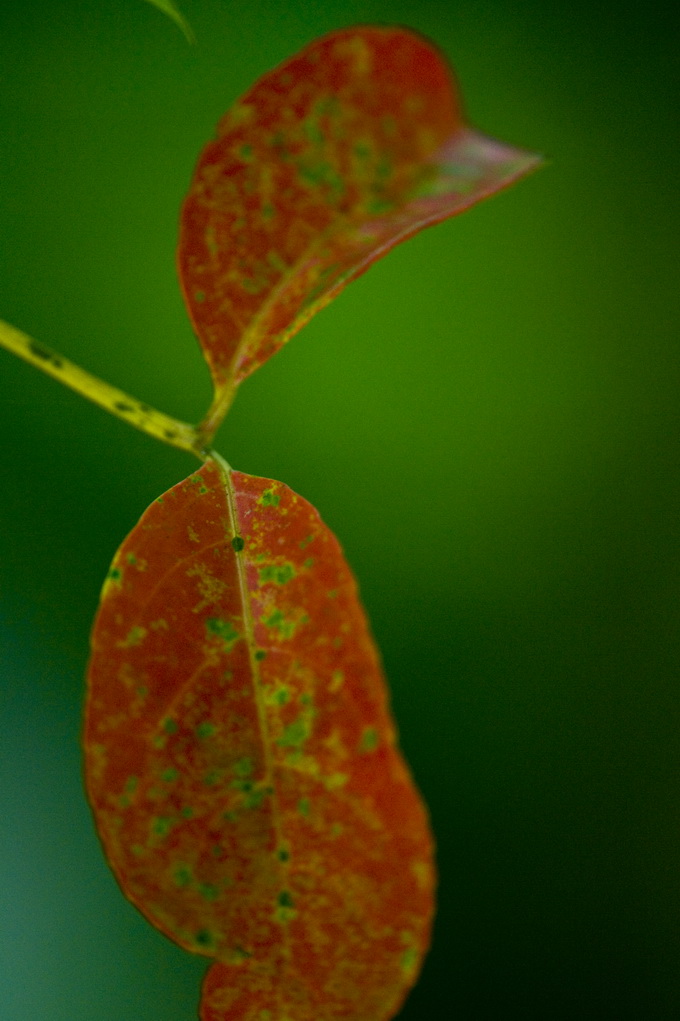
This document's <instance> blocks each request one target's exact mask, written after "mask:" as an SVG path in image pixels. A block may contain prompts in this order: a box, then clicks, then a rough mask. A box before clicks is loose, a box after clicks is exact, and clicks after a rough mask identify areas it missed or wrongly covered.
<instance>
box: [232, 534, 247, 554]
mask: <svg viewBox="0 0 680 1021" xmlns="http://www.w3.org/2000/svg"><path fill="white" fill-rule="evenodd" d="M245 544H246V543H245V539H242V538H241V536H240V535H235V536H234V538H233V539H232V540H231V545H232V548H233V550H234V552H235V553H240V552H241V550H242V549H243V547H244V546H245Z"/></svg>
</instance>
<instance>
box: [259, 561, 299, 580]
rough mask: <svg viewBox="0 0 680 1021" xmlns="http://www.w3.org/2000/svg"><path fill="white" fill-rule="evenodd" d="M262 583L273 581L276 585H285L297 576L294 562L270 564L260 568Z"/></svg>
mask: <svg viewBox="0 0 680 1021" xmlns="http://www.w3.org/2000/svg"><path fill="white" fill-rule="evenodd" d="M259 573H260V583H261V584H262V583H264V582H268V581H273V582H274V584H276V585H285V584H286V582H289V581H290V580H291V579H292V578H294V577H295V568H294V567H293V565H292V564H287V563H286V564H268V565H267V566H266V567H261V568H260V572H259Z"/></svg>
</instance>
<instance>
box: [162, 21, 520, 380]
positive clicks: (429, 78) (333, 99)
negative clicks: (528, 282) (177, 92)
mask: <svg viewBox="0 0 680 1021" xmlns="http://www.w3.org/2000/svg"><path fill="white" fill-rule="evenodd" d="M538 162H539V157H537V156H535V155H533V154H530V153H527V152H524V151H522V150H519V149H515V148H513V147H511V146H508V145H504V144H502V143H500V142H497V141H494V140H492V139H490V138H487V137H485V136H484V135H482V134H480V133H479V132H477V131H475V130H474V129H472V128H470V127H469V126H468V125H467V124H466V122H465V119H464V117H463V114H462V112H461V106H460V99H459V96H458V92H457V88H456V86H455V83H454V81H453V79H452V76H451V72H450V70H449V68H448V66H447V64H446V61H445V60H444V58H443V56H442V55H441V54H440V53H439V51H438V50H437V49H435V48H434V46H432V45H431V44H430V43H429V42H427V41H426V40H425V39H423V38H421V37H420V36H417V35H415V34H414V33H412V32H409V31H407V30H405V29H402V28H373V27H364V28H354V29H348V30H344V31H340V32H336V33H334V34H332V35H329V36H326V37H324V38H322V39H320V40H318V41H316V42H314V43H312V44H311V45H310V46H308V47H307V48H306V49H304V50H302V51H301V52H300V53H299V54H297V55H296V56H294V57H292V58H291V59H290V60H288V61H286V62H285V63H284V64H282V65H281V66H280V67H278V68H276V70H274V71H272V72H271V73H269V74H267V75H265V76H264V77H263V78H261V79H260V80H259V81H258V82H257V83H256V84H255V85H254V86H253V88H251V89H250V91H249V92H247V93H246V94H245V95H244V96H243V97H242V99H241V100H240V101H239V102H238V103H237V104H236V105H235V106H234V107H233V108H232V109H231V110H230V111H229V113H227V115H226V116H225V117H224V118H223V120H222V121H221V122H220V124H219V127H218V132H217V139H216V140H215V141H214V142H211V143H210V144H209V145H208V146H207V147H206V148H205V150H204V151H203V153H202V155H201V157H200V160H199V162H198V166H197V167H196V171H195V174H194V178H193V181H192V184H191V188H190V191H189V194H188V196H187V199H186V201H185V204H184V207H183V211H182V216H181V230H180V241H179V253H178V263H179V273H180V279H181V282H182V287H183V291H184V297H185V300H186V303H187V307H188V309H189V313H190V315H191V319H192V321H193V325H194V328H195V330H196V333H197V334H198V337H199V340H200V343H201V345H202V348H203V351H204V353H205V356H206V358H207V360H208V363H209V366H210V369H211V372H212V376H213V380H214V384H215V387H216V391H217V399H219V398H220V397H222V398H224V397H225V395H227V396H228V394H229V393H230V392H231V391H232V390H233V388H234V387H235V386H236V385H237V384H238V383H239V382H240V381H241V380H243V379H244V378H245V377H246V376H248V375H249V374H250V373H251V372H253V370H254V369H256V368H257V367H258V366H259V365H260V364H262V362H264V361H265V360H266V359H267V358H269V357H270V356H271V355H272V354H273V353H274V352H275V351H277V350H278V348H279V347H281V345H282V344H283V343H284V342H285V341H287V340H288V339H289V337H291V336H292V335H293V334H294V333H296V332H297V330H299V329H300V327H301V326H303V325H304V323H305V322H306V321H307V320H308V319H309V318H310V317H311V316H312V315H314V313H315V312H317V311H318V310H319V309H320V308H322V307H323V306H324V305H326V304H327V303H328V302H329V301H330V300H331V299H332V298H333V297H335V295H336V294H338V292H339V291H340V290H341V289H342V288H343V287H344V286H345V284H346V283H348V281H350V280H351V279H353V278H354V277H356V276H357V275H358V274H360V273H362V272H363V271H364V270H366V269H367V268H368V266H369V265H370V264H371V263H372V262H373V261H375V260H376V259H377V258H379V257H380V256H381V255H384V254H385V253H386V252H387V251H388V250H389V249H390V248H391V247H392V246H393V245H395V244H396V243H397V242H399V241H403V240H404V239H405V238H407V237H410V236H411V235H413V234H414V233H416V232H417V231H419V230H421V229H422V228H423V227H426V226H428V225H429V224H433V223H437V222H439V221H441V220H443V219H445V218H447V217H449V216H453V215H455V214H456V213H459V212H461V211H462V210H463V209H466V208H467V207H468V206H470V205H472V204H473V203H475V202H477V201H478V200H479V199H482V198H484V197H486V196H488V195H491V194H492V193H493V192H496V191H498V190H499V189H500V188H502V187H504V186H506V185H508V184H510V183H511V182H512V181H514V180H515V179H516V178H518V177H519V176H521V175H522V174H525V173H526V172H528V171H529V170H531V169H532V168H533V167H535V166H536V165H537V163H538Z"/></svg>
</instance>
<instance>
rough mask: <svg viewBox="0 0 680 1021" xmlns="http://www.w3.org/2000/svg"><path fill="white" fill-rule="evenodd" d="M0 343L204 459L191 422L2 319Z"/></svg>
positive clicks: (152, 433) (119, 414)
mask: <svg viewBox="0 0 680 1021" xmlns="http://www.w3.org/2000/svg"><path fill="white" fill-rule="evenodd" d="M0 347H4V348H6V349H7V350H8V351H11V352H12V353H13V354H15V355H18V357H19V358H23V359H24V361H26V362H28V363H29V364H30V365H34V366H35V367H36V368H37V369H41V371H42V372H45V373H47V375H48V376H52V377H53V378H54V379H58V380H59V382H60V383H63V384H64V386H68V387H70V388H71V390H75V392H76V393H78V394H80V395H81V397H86V398H87V399H88V400H89V401H93V402H94V404H98V405H99V407H100V408H104V410H105V411H108V412H110V413H111V414H112V415H115V416H116V418H120V419H122V420H123V422H127V423H128V425H132V426H134V427H135V429H139V430H140V431H141V432H144V433H147V435H149V436H153V437H154V439H157V440H161V442H163V443H167V444H169V445H170V446H171V447H178V448H179V450H185V451H187V452H188V453H190V454H194V456H195V457H198V458H199V460H201V461H203V460H205V456H206V450H205V446H204V442H203V439H202V437H201V435H199V432H198V430H197V429H196V428H194V426H193V425H189V424H188V423H187V422H180V421H179V420H178V419H176V418H172V417H171V416H170V415H166V414H164V413H163V412H162V411H157V410H156V409H155V408H151V407H149V405H148V404H144V403H143V402H142V401H138V400H137V399H136V398H135V397H130V396H129V395H128V394H126V393H124V392H123V391H122V390H118V389H116V387H113V386H110V385H109V384H108V383H105V382H104V381H103V380H101V379H98V378H97V377H96V376H93V375H91V374H90V373H89V372H85V370H84V369H81V368H79V366H77V365H75V364H74V363H73V362H70V361H68V359H66V358H62V356H61V355H59V354H57V353H56V352H55V351H52V350H50V348H48V347H46V346H45V345H44V344H39V343H38V342H37V341H35V340H33V338H32V337H29V336H28V334H26V333H22V331H21V330H17V329H16V327H14V326H10V324H9V323H6V322H4V321H3V320H1V319H0Z"/></svg>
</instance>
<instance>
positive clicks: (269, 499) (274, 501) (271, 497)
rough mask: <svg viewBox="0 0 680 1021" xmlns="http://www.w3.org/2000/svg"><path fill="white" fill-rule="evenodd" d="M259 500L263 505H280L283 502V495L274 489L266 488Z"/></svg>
mask: <svg viewBox="0 0 680 1021" xmlns="http://www.w3.org/2000/svg"><path fill="white" fill-rule="evenodd" d="M257 502H258V503H260V504H262V506H263V507H278V505H279V504H280V503H281V497H280V496H279V495H278V493H275V492H274V490H273V489H265V491H264V493H263V494H262V496H261V497H260V499H259V500H258V501H257Z"/></svg>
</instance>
